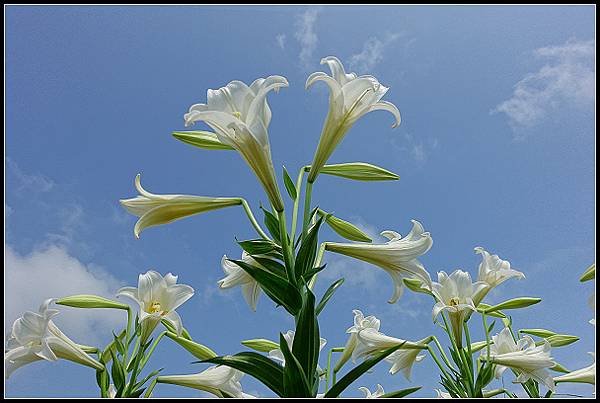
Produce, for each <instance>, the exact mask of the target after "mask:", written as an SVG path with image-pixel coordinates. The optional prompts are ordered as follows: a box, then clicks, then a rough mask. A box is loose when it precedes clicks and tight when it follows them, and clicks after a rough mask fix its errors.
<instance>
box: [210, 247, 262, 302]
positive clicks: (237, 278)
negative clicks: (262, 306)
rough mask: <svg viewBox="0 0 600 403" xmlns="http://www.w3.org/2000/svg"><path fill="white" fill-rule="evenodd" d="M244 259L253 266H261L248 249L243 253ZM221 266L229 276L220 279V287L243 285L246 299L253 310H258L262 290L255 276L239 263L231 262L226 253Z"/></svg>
mask: <svg viewBox="0 0 600 403" xmlns="http://www.w3.org/2000/svg"><path fill="white" fill-rule="evenodd" d="M242 261H243V262H245V263H248V264H250V265H252V266H258V267H260V264H258V262H257V261H256V260H254V259H253V258H252V256H250V255H249V254H248V253H247V252H246V251H244V252H243V253H242ZM221 266H222V267H223V271H224V272H225V274H226V275H227V276H226V277H225V278H223V279H221V280H219V282H218V284H219V287H221V288H223V289H226V288H232V287H235V286H238V285H239V286H241V287H242V295H243V296H244V299H245V300H246V302H247V303H248V305H249V306H250V308H252V310H253V311H256V304H258V298H259V297H260V291H261V288H260V285H259V284H258V282H257V281H256V280H254V278H252V276H251V275H249V274H248V273H247V272H246V270H244V269H242V268H241V267H240V266H238V265H237V264H235V263H233V262H230V261H229V260H228V259H227V256H226V255H223V258H222V259H221Z"/></svg>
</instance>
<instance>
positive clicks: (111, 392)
mask: <svg viewBox="0 0 600 403" xmlns="http://www.w3.org/2000/svg"><path fill="white" fill-rule="evenodd" d="M108 397H109V398H111V399H114V398H116V397H117V388H115V385H114V384H113V383H111V384H110V385H108Z"/></svg>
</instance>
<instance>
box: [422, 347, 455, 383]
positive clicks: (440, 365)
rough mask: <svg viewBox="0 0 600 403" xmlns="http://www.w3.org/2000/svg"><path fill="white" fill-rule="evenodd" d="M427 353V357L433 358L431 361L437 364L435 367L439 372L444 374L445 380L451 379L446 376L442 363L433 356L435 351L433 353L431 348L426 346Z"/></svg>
mask: <svg viewBox="0 0 600 403" xmlns="http://www.w3.org/2000/svg"><path fill="white" fill-rule="evenodd" d="M427 351H428V352H429V355H431V358H433V361H435V363H436V364H437V366H438V367H439V368H440V371H442V373H443V374H444V376H445V377H446V378H447V379H452V378H450V375H448V372H446V370H445V369H444V366H443V365H442V363H441V362H440V360H439V358H438V357H437V355H436V354H435V351H433V348H431V346H430V345H427Z"/></svg>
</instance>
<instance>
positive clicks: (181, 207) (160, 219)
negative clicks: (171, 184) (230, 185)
mask: <svg viewBox="0 0 600 403" xmlns="http://www.w3.org/2000/svg"><path fill="white" fill-rule="evenodd" d="M135 188H136V189H137V191H138V192H139V196H137V197H134V198H132V199H123V200H120V203H121V205H123V207H125V208H126V209H127V211H129V212H130V213H131V214H133V215H135V216H137V217H140V219H139V220H138V221H137V222H136V223H135V227H134V228H133V233H134V235H135V237H136V238H139V237H140V233H141V232H142V231H143V230H144V229H146V228H148V227H153V226H155V225H161V224H168V223H171V222H173V221H176V220H179V219H181V218H185V217H189V216H192V215H195V214H200V213H204V212H207V211H211V210H217V209H221V208H224V207H229V206H237V205H239V204H242V199H240V198H239V197H205V196H188V195H158V194H153V193H150V192H148V191H147V190H145V189H144V188H143V187H142V183H141V179H140V174H137V175H136V177H135Z"/></svg>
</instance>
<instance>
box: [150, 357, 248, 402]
mask: <svg viewBox="0 0 600 403" xmlns="http://www.w3.org/2000/svg"><path fill="white" fill-rule="evenodd" d="M243 375H244V373H243V372H241V371H238V370H236V369H233V368H230V367H226V366H224V365H218V366H212V367H210V368H208V369H206V370H204V371H202V372H200V373H198V374H190V375H166V376H159V377H158V382H159V383H168V384H172V385H179V386H186V387H188V388H193V389H198V390H203V391H205V392H209V393H212V394H214V395H215V396H218V397H223V394H222V393H221V392H225V393H227V394H228V395H231V396H233V397H237V398H243V397H251V396H250V395H247V394H245V393H244V392H242V384H241V383H240V379H241V378H242V376H243Z"/></svg>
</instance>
